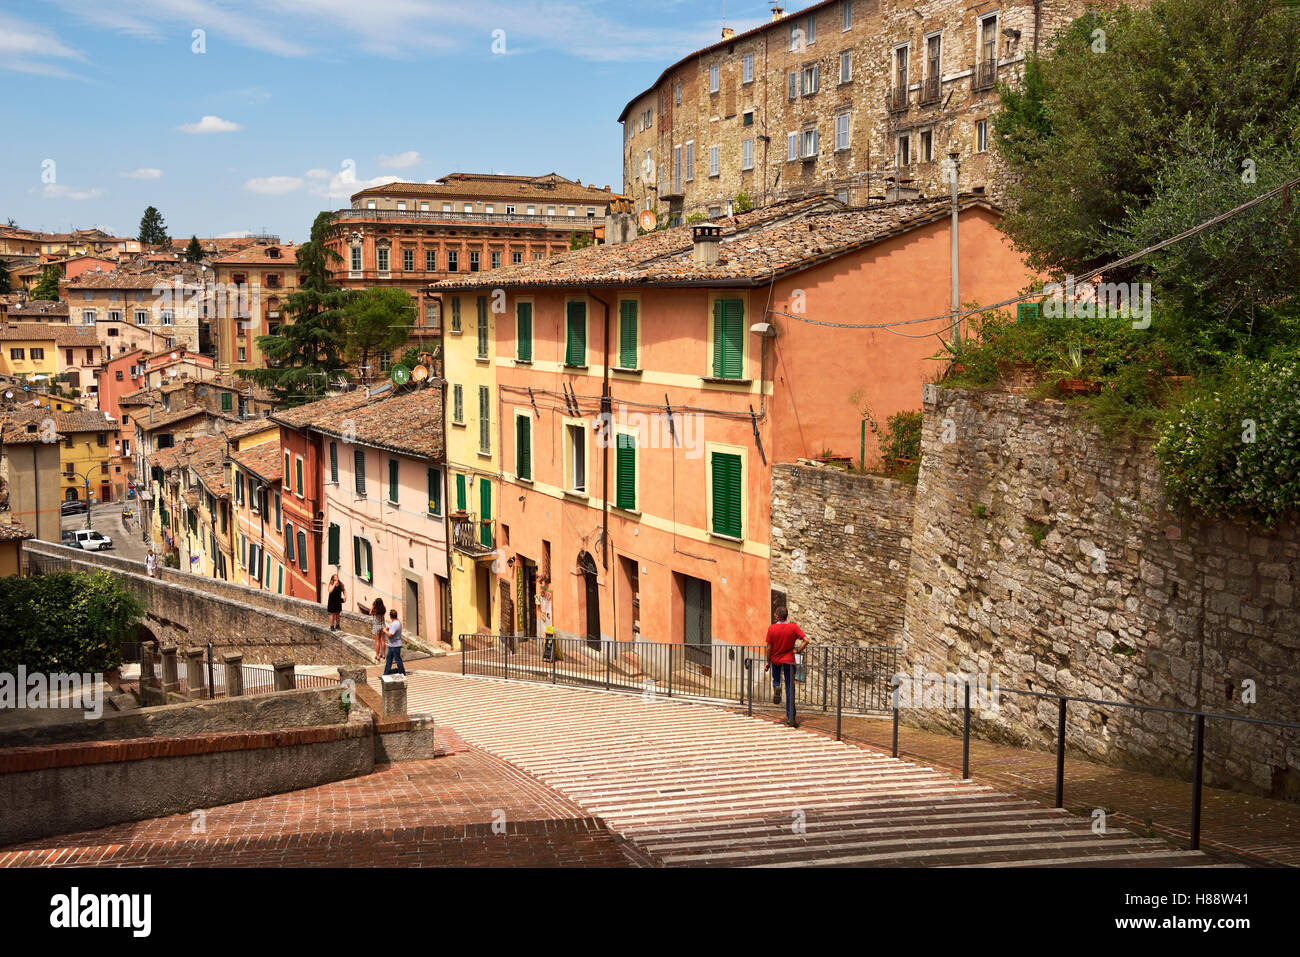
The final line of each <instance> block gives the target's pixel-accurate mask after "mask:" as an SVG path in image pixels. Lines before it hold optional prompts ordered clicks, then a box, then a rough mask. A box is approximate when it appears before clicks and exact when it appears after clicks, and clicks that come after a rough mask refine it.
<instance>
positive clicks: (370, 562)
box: [361, 538, 375, 582]
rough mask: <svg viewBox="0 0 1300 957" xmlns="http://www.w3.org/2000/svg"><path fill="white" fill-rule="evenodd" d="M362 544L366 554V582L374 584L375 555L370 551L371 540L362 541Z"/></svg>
mask: <svg viewBox="0 0 1300 957" xmlns="http://www.w3.org/2000/svg"><path fill="white" fill-rule="evenodd" d="M361 544H362V545H363V546H364V548H365V552H366V581H367V582H373V581H374V579H375V553H374V552H372V551H371V550H370V539H368V538H363V539H361Z"/></svg>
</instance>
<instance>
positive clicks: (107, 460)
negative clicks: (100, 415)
mask: <svg viewBox="0 0 1300 957" xmlns="http://www.w3.org/2000/svg"><path fill="white" fill-rule="evenodd" d="M98 436H103V437H104V440H105V441H106V442H107V443H108V444H107V445H102V446H101V445H100V444H99V442H98ZM67 439H71V440H72V445H71V447H69V446H68V443H67V441H66V440H67ZM64 440H65V441H62V442H60V443H59V498H60V499H61V500H65V499H66V498H67V490H68V489H69V488H72V489H76V492H77V498H78V499H82V500H84V499H85V497H86V486H85V481H86V478H87V477H89V479H90V493H91V495H92V496H93V497H94V499H95V501H99V500H100V496H99V487H100V485H101V484H102V483H105V482H106V483H108V484H109V485H112V484H113V465H112V459H113V433H112V432H72V433H64ZM69 465H71V466H72V468H73V470H74V471H76V472H77V473H78V474H76V475H71V476H69V475H68V466H69Z"/></svg>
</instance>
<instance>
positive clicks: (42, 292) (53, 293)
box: [29, 266, 59, 302]
mask: <svg viewBox="0 0 1300 957" xmlns="http://www.w3.org/2000/svg"><path fill="white" fill-rule="evenodd" d="M29 295H30V298H32V299H48V300H50V301H51V302H54V301H56V300H57V299H58V298H59V267H58V266H46V267H45V269H44V271H43V272H42V273H41V278H40V279H38V280H37V281H36V285H35V286H33V287H32V291H31V293H30V294H29Z"/></svg>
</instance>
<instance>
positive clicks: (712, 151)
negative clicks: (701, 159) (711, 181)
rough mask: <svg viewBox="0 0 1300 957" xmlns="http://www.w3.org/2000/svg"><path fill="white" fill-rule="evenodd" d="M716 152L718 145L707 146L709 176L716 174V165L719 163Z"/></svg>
mask: <svg viewBox="0 0 1300 957" xmlns="http://www.w3.org/2000/svg"><path fill="white" fill-rule="evenodd" d="M718 153H719V151H718V147H716V146H710V147H709V175H710V176H717V175H718V165H719V155H718Z"/></svg>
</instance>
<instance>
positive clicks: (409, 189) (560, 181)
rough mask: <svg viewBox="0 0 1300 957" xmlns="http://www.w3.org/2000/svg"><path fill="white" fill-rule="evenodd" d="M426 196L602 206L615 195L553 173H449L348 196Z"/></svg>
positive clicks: (615, 195)
mask: <svg viewBox="0 0 1300 957" xmlns="http://www.w3.org/2000/svg"><path fill="white" fill-rule="evenodd" d="M389 195H392V196H427V197H429V198H437V199H458V198H461V197H463V198H466V199H469V198H473V197H482V198H483V199H502V200H510V199H512V198H513V199H520V200H525V201H527V200H533V201H535V202H551V203H575V204H576V203H585V204H587V205H589V206H591V205H595V206H604V205H605V204H607V203H608V202H609V201H610V200H611V199H613V198H615V197H617V196H618V195H619V194H618V193H615V192H613V191H611V190H609V189H608V188H605V189H597V188H596V187H595V186H583V185H582V183H580V182H575V181H574V180H570V179H565V178H564V177H563V176H559V175H557V174H555V173H548V174H547V175H545V176H505V175H495V174H487V173H451V174H450V175H447V176H444V177H442V178H441V179H439V180H438V181H437V182H436V183H388V184H386V185H383V186H369V187H367V188H366V189H363V190H361V191H359V192H356V193H353V194H352V200H353V202H356V201H358V200H360V199H364V198H369V197H375V196H389Z"/></svg>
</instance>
